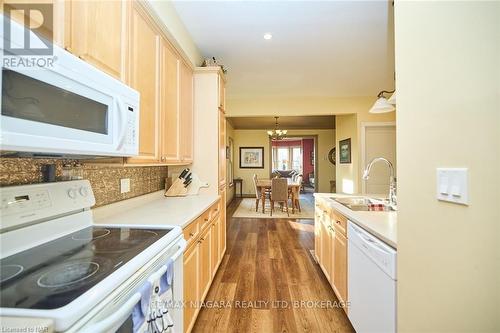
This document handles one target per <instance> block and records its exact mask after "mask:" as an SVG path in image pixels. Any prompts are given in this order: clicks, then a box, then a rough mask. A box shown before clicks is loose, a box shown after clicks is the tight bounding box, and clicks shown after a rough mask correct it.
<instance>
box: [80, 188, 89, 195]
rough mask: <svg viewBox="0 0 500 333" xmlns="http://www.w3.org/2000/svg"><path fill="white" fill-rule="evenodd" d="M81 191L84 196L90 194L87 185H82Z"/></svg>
mask: <svg viewBox="0 0 500 333" xmlns="http://www.w3.org/2000/svg"><path fill="white" fill-rule="evenodd" d="M79 192H80V195H81V196H82V197H86V196H87V195H89V190H88V189H87V188H86V187H85V186H82V187H80V190H79Z"/></svg>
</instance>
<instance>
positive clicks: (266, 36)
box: [264, 32, 273, 40]
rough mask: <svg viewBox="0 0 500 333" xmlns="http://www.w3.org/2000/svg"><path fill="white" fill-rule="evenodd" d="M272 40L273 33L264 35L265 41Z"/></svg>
mask: <svg viewBox="0 0 500 333" xmlns="http://www.w3.org/2000/svg"><path fill="white" fill-rule="evenodd" d="M271 38H273V35H271V33H269V32H266V33H265V34H264V39H265V40H270V39H271Z"/></svg>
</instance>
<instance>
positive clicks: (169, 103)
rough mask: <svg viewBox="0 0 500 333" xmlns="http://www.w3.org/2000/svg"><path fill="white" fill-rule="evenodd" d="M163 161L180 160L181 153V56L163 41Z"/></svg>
mask: <svg viewBox="0 0 500 333" xmlns="http://www.w3.org/2000/svg"><path fill="white" fill-rule="evenodd" d="M161 49H162V52H161V53H162V66H161V67H160V71H161V78H162V79H161V82H160V87H161V117H160V119H161V120H160V121H161V127H160V130H161V138H162V139H161V157H160V160H161V162H178V161H179V160H180V153H179V121H180V119H179V58H178V57H177V55H176V53H175V52H174V51H173V50H172V49H171V48H170V46H169V45H167V42H166V41H162V48H161Z"/></svg>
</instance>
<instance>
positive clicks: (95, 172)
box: [0, 158, 168, 207]
mask: <svg viewBox="0 0 500 333" xmlns="http://www.w3.org/2000/svg"><path fill="white" fill-rule="evenodd" d="M75 162H77V161H75V160H55V159H38V158H36V159H33V158H0V186H12V185H25V184H34V183H41V182H42V181H43V175H42V166H43V165H45V164H55V165H56V178H57V179H58V180H59V179H61V176H62V173H63V165H64V164H66V163H75ZM80 164H81V166H80V167H79V169H80V170H81V174H82V175H83V178H84V179H88V180H89V181H90V184H91V185H92V189H93V191H94V195H95V199H96V205H95V206H94V207H99V206H103V205H107V204H110V203H113V202H116V201H120V200H124V199H128V198H132V197H136V196H139V195H143V194H147V193H151V192H155V191H159V190H162V189H164V188H165V178H166V177H167V173H168V168H167V167H166V166H140V167H139V166H137V167H136V166H122V165H109V164H108V165H106V164H102V165H100V164H97V163H85V162H83V163H80ZM122 178H130V192H127V193H123V194H121V193H120V179H122Z"/></svg>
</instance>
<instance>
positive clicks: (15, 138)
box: [0, 25, 140, 157]
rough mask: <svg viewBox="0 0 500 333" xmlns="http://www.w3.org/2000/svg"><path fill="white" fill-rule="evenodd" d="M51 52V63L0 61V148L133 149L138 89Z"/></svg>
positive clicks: (56, 152) (125, 152) (59, 151)
mask: <svg viewBox="0 0 500 333" xmlns="http://www.w3.org/2000/svg"><path fill="white" fill-rule="evenodd" d="M13 28H19V29H24V28H23V27H22V26H20V25H13ZM21 36H22V35H21ZM2 39H3V40H4V42H5V39H4V36H3V34H2ZM2 44H3V43H2ZM1 47H2V50H1V52H2V55H3V54H4V50H3V46H1ZM53 56H54V58H53V59H55V60H54V61H53V66H51V67H48V66H47V67H43V68H36V69H34V68H24V67H23V68H21V67H19V68H18V67H12V66H9V67H8V68H6V67H2V75H1V77H0V86H1V90H2V94H1V99H0V108H1V118H0V126H1V136H0V148H1V150H2V154H3V155H5V153H10V152H25V153H31V154H30V155H35V156H36V155H41V156H54V157H56V156H66V155H84V156H89V155H90V156H135V155H137V154H138V150H139V139H138V136H139V100H140V97H139V93H138V92H137V91H135V90H134V89H132V88H130V87H128V86H127V85H125V84H123V83H122V82H120V81H118V80H116V79H115V78H113V77H111V76H109V75H108V74H106V73H104V72H102V71H100V70H98V69H97V68H95V67H93V66H91V65H89V64H87V63H86V62H84V61H83V60H81V59H79V58H78V57H75V56H74V55H72V54H70V53H68V52H66V51H65V50H63V49H61V48H60V47H57V46H56V45H54V46H53ZM2 66H3V65H2Z"/></svg>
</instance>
